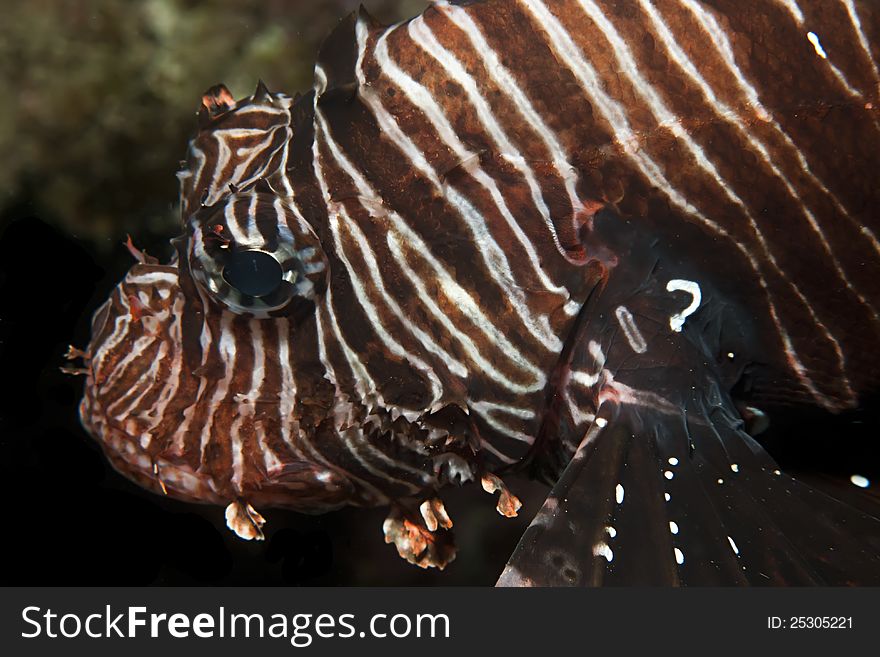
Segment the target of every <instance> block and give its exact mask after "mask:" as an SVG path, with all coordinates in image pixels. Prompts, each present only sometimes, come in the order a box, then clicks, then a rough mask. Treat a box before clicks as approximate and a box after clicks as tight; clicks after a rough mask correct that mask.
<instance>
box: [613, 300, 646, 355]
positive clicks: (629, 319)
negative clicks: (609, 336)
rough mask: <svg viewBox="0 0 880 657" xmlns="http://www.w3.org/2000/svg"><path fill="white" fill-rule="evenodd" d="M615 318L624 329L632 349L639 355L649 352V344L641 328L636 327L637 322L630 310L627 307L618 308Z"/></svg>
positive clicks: (615, 311)
mask: <svg viewBox="0 0 880 657" xmlns="http://www.w3.org/2000/svg"><path fill="white" fill-rule="evenodd" d="M614 316H615V317H617V323H618V324H620V328H622V329H623V334H624V336H626V341H627V342H628V343H629V347H630V349H632V350H633V351H634V352H636V353H637V354H643V353H645V352H646V351H647V350H648V343H647V342H645V338H644V337H643V336H642V333H641V331H639V327H638V326H637V325H636V321H635V319H634V318H633V315H632V313H631V312H630V311H629V309H628V308H627V307H626V306H617V308H615V310H614Z"/></svg>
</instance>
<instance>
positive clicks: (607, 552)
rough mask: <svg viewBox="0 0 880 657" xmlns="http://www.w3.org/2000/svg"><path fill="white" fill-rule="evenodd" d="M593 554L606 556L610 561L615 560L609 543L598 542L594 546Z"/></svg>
mask: <svg viewBox="0 0 880 657" xmlns="http://www.w3.org/2000/svg"><path fill="white" fill-rule="evenodd" d="M593 556H595V557H605V560H606V561H607V562H608V563H611V562H612V561H613V560H614V552H613V551H612V549H611V548H610V547H608V544H607V543H596V545H594V546H593Z"/></svg>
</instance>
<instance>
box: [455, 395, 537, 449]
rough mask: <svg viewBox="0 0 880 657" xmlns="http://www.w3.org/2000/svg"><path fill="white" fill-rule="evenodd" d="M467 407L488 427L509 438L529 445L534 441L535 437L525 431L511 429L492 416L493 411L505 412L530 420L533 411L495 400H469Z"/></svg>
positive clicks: (533, 414) (533, 415) (532, 416)
mask: <svg viewBox="0 0 880 657" xmlns="http://www.w3.org/2000/svg"><path fill="white" fill-rule="evenodd" d="M468 408H470V409H471V410H472V411H474V413H476V414H477V415H479V416H480V417H481V418H483V420H484V421H485V422H486V424H488V425H489V426H490V427H492V428H493V429H495V431H497V432H498V433H500V434H502V435H505V436H507V437H509V438H513V439H514V440H518V441H520V442H523V443H525V444H527V445H531V444H533V443H534V442H535V437H534V436H530V435H528V434H526V433H523V432H522V431H520V430H518V429H513V428H511V427H509V426H508V425H506V424H504V423H503V422H500V421H499V420H497V419H496V418H495V417H494V415H493V414H494V413H507V414H508V415H512V416H514V417H518V418H521V419H523V420H531V419H534V417H535V413H534V412H533V411H530V410H528V409H525V408H518V407H516V406H508V405H506V404H497V403H495V402H490V401H470V402H468Z"/></svg>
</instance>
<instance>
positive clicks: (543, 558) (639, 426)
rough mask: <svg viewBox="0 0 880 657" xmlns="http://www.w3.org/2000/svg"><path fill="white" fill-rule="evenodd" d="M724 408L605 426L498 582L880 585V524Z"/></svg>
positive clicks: (594, 432)
mask: <svg viewBox="0 0 880 657" xmlns="http://www.w3.org/2000/svg"><path fill="white" fill-rule="evenodd" d="M740 425H741V423H740V421H739V419H738V418H736V417H735V416H734V415H732V414H731V413H729V412H728V411H727V410H726V409H725V408H724V407H722V406H717V407H712V408H711V409H710V410H709V411H708V412H699V413H682V414H681V415H673V414H661V413H659V412H656V411H647V412H646V411H645V409H631V408H629V407H623V408H621V409H620V411H619V414H618V416H617V417H616V418H613V419H609V422H608V425H607V426H606V427H604V428H600V427H599V426H598V425H596V424H594V425H593V426H592V427H591V428H590V430H589V431H588V432H587V433H586V435H585V437H584V439H583V441H582V442H581V444H580V446H579V447H578V450H577V452H576V454H575V456H574V458H573V459H572V460H571V462H570V463H569V465H568V466H567V467H566V469H565V470H564V472H563V473H562V476H561V477H560V479H559V481H558V482H557V483H556V485H555V486H554V488H553V490H552V491H551V493H550V496H549V497H548V498H547V500H546V502H545V503H544V506H543V507H542V508H541V510H540V511H539V512H538V514H537V515H536V517H535V519H534V521H533V522H532V524H531V525H530V526H529V528H528V529H527V530H526V532H525V534H524V535H523V537H522V539H521V540H520V543H519V545H518V546H517V548H516V550H515V552H514V554H513V555H512V557H511V559H510V561H509V562H508V565H507V567H506V568H505V569H504V572H503V573H502V574H501V577H500V578H499V580H498V586H607V585H662V586H679V585H682V586H687V585H757V586H761V585H776V586H778V585H835V586H840V585H878V584H880V521H878V520H877V519H876V518H874V517H872V516H870V515H867V514H865V513H863V512H861V511H858V510H856V509H854V508H852V507H849V506H847V505H845V504H842V503H840V502H838V501H837V500H835V499H833V498H831V497H829V496H827V495H825V494H824V493H821V492H819V491H817V490H814V489H813V488H810V487H809V486H806V485H805V484H802V483H800V482H798V481H797V480H795V479H793V478H791V477H789V476H788V475H786V474H784V473H782V472H780V471H779V470H778V469H777V466H776V464H775V462H774V461H773V460H772V458H771V457H770V456H769V455H768V454H767V453H766V452H765V451H764V450H763V449H762V448H761V446H760V445H758V443H757V442H755V441H754V439H753V438H752V437H751V436H749V435H748V434H746V433H745V432H743V431H742V430H741V429H740Z"/></svg>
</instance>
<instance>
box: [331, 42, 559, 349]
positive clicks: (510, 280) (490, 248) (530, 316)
mask: <svg viewBox="0 0 880 657" xmlns="http://www.w3.org/2000/svg"><path fill="white" fill-rule="evenodd" d="M389 34H390V30H389V31H386V32H385V33H384V34H383V35H382V36H381V37H379V40H378V41H377V43H376V48H375V56H376V62H377V63H378V64H379V66H380V68H381V69H382V72H383V73H384V74H385V75H386V76H387V77H388V78H389V79H390V80H391V81H392V82H394V83H395V84H396V85H397V86H398V88H400V89H401V90H402V91H403V92H404V94H405V95H406V96H407V97H408V98H409V99H410V101H411V102H412V103H413V104H415V105H416V106H417V107H419V109H421V110H422V112H423V113H424V115H425V118H426V119H428V121H429V122H430V123H431V124H432V125H433V126H434V128H435V130H436V131H437V134H438V136H439V137H440V138H441V140H442V141H443V142H444V143H445V144H446V145H447V146H448V147H449V148H450V149H451V150H452V151H453V152H454V153H455V154H456V156H457V157H458V158H459V159H460V160H461V161H462V162H467V161H473V160H474V158H475V157H476V155H475V154H473V153H471V152H470V151H468V150H467V148H466V147H465V146H464V144H462V143H461V141H460V140H459V139H458V136H457V135H456V134H455V132H454V130H453V128H452V126H451V125H450V124H449V121H448V119H447V117H446V116H445V114H444V113H443V110H442V108H441V107H440V106H439V105H438V104H437V102H436V101H435V100H434V98H433V97H432V96H431V95H430V93H429V92H428V91H427V89H425V88H424V87H423V86H422V85H420V84H418V83H417V82H416V81H415V80H413V79H412V78H411V77H409V76H408V75H407V74H406V73H404V72H403V71H402V70H401V69H400V67H399V66H397V64H396V63H395V62H394V61H393V60H391V58H390V56H389V55H388V48H387V44H386V39H387V37H388V35H389ZM363 38H364V39H365V38H366V37H365V36H364V37H363ZM318 70H319V69H316V73H317V71H318ZM322 74H323V73H322ZM362 75H363V74H362V73H361V79H362ZM362 97H363V98H364V100H365V102H366V103H367V104H368V106H369V107H370V108H371V109H372V110H373V112H374V114H375V115H376V117H377V122H378V123H379V124H380V125H382V126H383V127H388V126H389V125H390V124H393V125H394V126H395V127H396V128H397V129H396V130H393V131H392V132H390V133H389V137H391V138H392V141H393V143H395V144H396V145H397V146H398V147H399V148H401V150H402V151H403V152H404V153H405V154H407V155H408V156H409V158H410V161H411V162H412V163H413V164H414V165H415V166H417V167H418V168H419V169H420V170H421V171H422V172H423V173H424V174H425V175H426V176H427V177H428V179H429V180H430V181H431V183H432V184H433V185H434V187H435V188H436V189H437V190H438V191H439V192H440V193H441V194H442V195H444V196H445V197H446V198H447V200H448V201H449V203H450V205H452V207H454V208H455V209H456V210H457V211H458V213H459V215H460V216H461V217H462V219H464V221H465V223H466V225H467V227H468V229H469V230H470V232H471V235H472V236H473V243H474V244H475V245H476V246H477V248H478V251H479V253H480V256H481V257H482V259H483V262H484V263H485V265H486V268H487V270H488V271H489V273H490V274H491V276H492V278H493V279H494V280H495V281H496V283H497V284H498V286H499V287H501V289H502V290H503V291H504V292H505V294H506V295H507V296H508V297H509V298H510V300H511V306H512V307H513V309H514V310H515V311H516V313H517V315H518V316H519V318H520V320H521V321H522V322H523V325H524V326H525V327H526V329H527V330H528V331H529V332H530V333H531V334H532V335H533V336H534V337H535V338H536V339H538V340H539V341H540V342H541V343H542V344H543V345H544V346H546V347H547V348H548V349H550V350H551V351H553V352H554V353H558V352H559V351H561V349H562V343H561V342H560V341H559V338H558V336H557V335H556V334H555V333H554V332H553V330H552V329H551V328H550V326H549V322H548V319H547V317H546V315H540V316H537V317H536V316H535V315H536V313H535V312H534V311H532V310H531V309H530V308H529V307H528V305H527V303H526V300H525V296H524V294H523V291H522V285H520V284H518V283H517V282H516V280H515V278H514V275H513V270H512V269H511V267H510V263H509V262H508V259H507V255H506V254H505V252H504V250H503V249H502V248H501V247H500V245H499V244H498V242H497V241H496V240H495V238H494V236H493V235H492V233H491V231H490V230H489V226H488V225H487V223H486V221H485V219H484V218H483V216H482V215H481V214H480V213H479V212H478V211H477V210H476V209H475V208H474V207H473V206H472V205H471V204H470V203H468V202H467V201H466V199H465V198H464V197H463V196H462V195H461V194H460V193H458V192H457V191H456V190H455V189H454V187H452V185H448V184H445V183H441V182H440V178H439V176H438V175H437V172H436V171H435V170H434V169H432V168H430V166H429V165H428V164H427V161H426V160H425V158H424V156H423V155H422V154H421V153H418V155H415V152H418V148H417V147H416V146H415V144H413V143H412V141H411V140H410V139H409V138H408V137H406V136H405V135H404V134H403V132H402V131H401V130H400V128H399V126H397V125H396V122H395V120H394V119H393V118H392V117H391V116H390V115H388V114H387V110H384V108H381V109H380V107H381V101H380V100H378V99H377V97H376V96H375V94H370V93H368V92H362ZM381 115H386V116H381ZM422 167H425V168H422ZM465 168H466V170H467V171H468V173H469V174H470V175H471V176H472V177H473V178H474V180H476V181H477V182H478V183H479V184H480V185H481V186H482V187H483V188H484V189H486V190H487V191H488V192H489V194H490V196H491V198H492V200H493V202H494V204H495V206H496V208H497V209H498V210H499V212H500V213H501V216H502V217H503V218H504V220H505V223H506V224H507V226H508V227H509V228H510V229H511V231H512V232H513V234H514V236H515V237H516V238H517V241H519V242H520V244H521V245H522V247H523V249H524V250H525V251H526V255H527V256H528V258H529V262H530V263H531V265H532V269H533V270H534V271H535V273H536V275H537V276H538V278H539V279H540V280H541V283H542V284H543V285H544V287H545V288H546V289H547V290H549V291H551V292H553V293H556V294H560V295H563V296H565V297H566V298H568V295H569V293H568V290H566V289H565V288H564V287H560V286H559V285H556V284H555V283H554V282H553V281H551V280H550V279H549V277H548V276H547V274H546V272H544V270H543V268H542V266H541V264H540V258H539V257H538V255H537V252H536V251H535V248H534V245H533V244H532V242H531V241H530V240H529V238H528V236H527V235H526V234H525V233H524V232H523V230H522V227H521V226H520V225H519V222H518V221H517V220H516V219H515V218H514V216H513V215H512V214H511V212H510V209H509V208H508V207H507V203H506V201H505V200H504V196H503V195H502V194H501V191H500V190H499V189H498V185H497V184H496V183H495V181H494V180H493V179H492V178H491V177H490V176H489V175H488V174H486V172H485V171H483V170H482V169H481V168H480V167H479V166H477V165H472V166H466V167H465Z"/></svg>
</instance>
